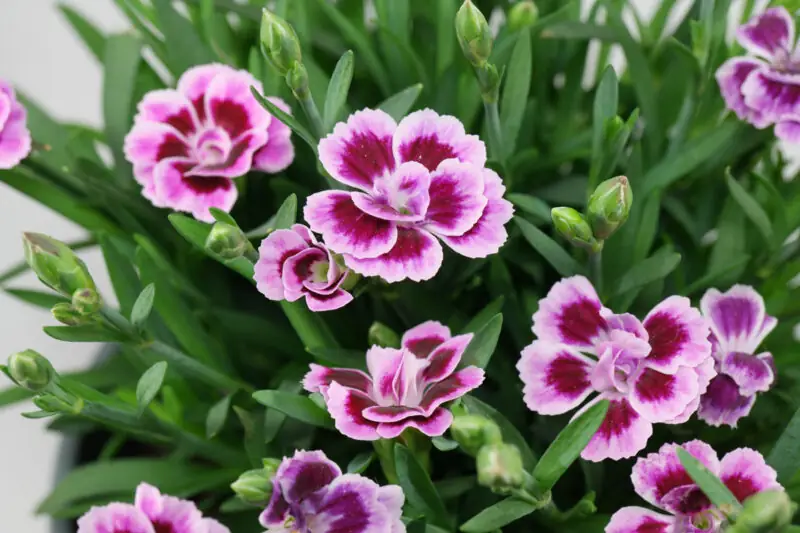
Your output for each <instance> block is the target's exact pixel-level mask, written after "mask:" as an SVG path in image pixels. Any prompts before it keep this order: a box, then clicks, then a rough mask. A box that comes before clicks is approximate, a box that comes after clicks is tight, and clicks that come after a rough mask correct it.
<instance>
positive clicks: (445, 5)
mask: <svg viewBox="0 0 800 533" xmlns="http://www.w3.org/2000/svg"><path fill="white" fill-rule="evenodd" d="M457 10H458V4H457V2H456V0H438V1H437V2H436V19H435V20H436V75H437V76H441V75H442V74H444V72H445V71H446V70H447V67H449V66H450V64H451V63H452V62H453V59H454V57H455V53H456V30H455V24H453V21H454V20H455V19H456V12H457ZM398 120H399V119H398Z"/></svg>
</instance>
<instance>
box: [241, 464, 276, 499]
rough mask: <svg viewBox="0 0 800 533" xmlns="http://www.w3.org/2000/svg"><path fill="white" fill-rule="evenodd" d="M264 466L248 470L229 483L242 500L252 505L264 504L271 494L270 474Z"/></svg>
mask: <svg viewBox="0 0 800 533" xmlns="http://www.w3.org/2000/svg"><path fill="white" fill-rule="evenodd" d="M274 475H275V472H272V473H270V472H268V471H267V470H266V469H264V468H257V469H255V470H248V471H247V472H244V473H243V474H242V475H241V476H239V479H237V480H236V481H234V482H233V483H231V489H232V490H233V492H234V493H235V494H236V495H237V496H238V497H239V498H240V499H241V500H243V501H245V502H247V503H252V504H253V505H264V504H266V503H267V502H268V501H269V499H270V496H272V476H274Z"/></svg>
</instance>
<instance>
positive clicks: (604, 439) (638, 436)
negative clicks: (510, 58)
mask: <svg viewBox="0 0 800 533" xmlns="http://www.w3.org/2000/svg"><path fill="white" fill-rule="evenodd" d="M606 398H607V399H609V400H611V405H610V406H609V408H608V413H606V417H605V419H604V420H603V423H602V425H601V426H600V429H598V430H597V433H595V434H594V436H593V437H592V440H590V441H589V444H588V445H587V446H586V448H585V449H584V450H583V453H581V457H582V458H584V459H586V460H587V461H593V462H599V461H602V460H604V459H613V460H615V461H616V460H619V459H626V458H628V457H633V456H634V455H636V454H637V453H639V452H640V451H641V450H643V449H644V447H645V445H646V444H647V440H648V439H649V438H650V436H651V435H652V434H653V425H652V424H651V423H650V422H648V421H646V420H645V419H644V418H642V417H641V416H639V415H638V414H637V413H636V411H635V410H634V409H633V407H631V405H630V403H628V400H626V399H625V398H619V397H610V396H606V395H604V394H601V395H600V396H598V397H597V398H595V399H594V400H592V401H591V402H589V403H587V404H586V405H585V406H584V407H583V408H582V409H581V410H580V411H578V412H577V413H576V414H575V416H574V417H573V419H574V418H576V417H578V416H580V414H581V413H582V412H583V411H585V410H586V409H588V408H589V407H591V406H592V405H594V404H595V403H597V402H599V401H600V400H603V399H606Z"/></svg>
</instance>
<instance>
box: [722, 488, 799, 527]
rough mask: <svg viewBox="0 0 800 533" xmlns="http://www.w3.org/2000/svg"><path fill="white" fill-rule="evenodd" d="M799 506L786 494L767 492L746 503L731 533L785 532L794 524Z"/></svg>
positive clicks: (758, 494)
mask: <svg viewBox="0 0 800 533" xmlns="http://www.w3.org/2000/svg"><path fill="white" fill-rule="evenodd" d="M796 507H797V505H796V504H794V503H792V501H791V500H790V499H789V496H788V495H787V494H786V492H784V491H782V490H767V491H764V492H759V493H757V494H754V495H752V496H750V497H749V498H747V499H746V500H745V501H744V507H743V508H742V512H741V513H740V514H739V516H738V517H737V518H736V523H735V524H734V525H733V526H732V527H730V528H729V529H728V530H727V531H728V532H729V533H776V532H780V531H784V529H785V528H787V527H788V526H789V525H790V524H791V523H792V516H794V512H795V509H796Z"/></svg>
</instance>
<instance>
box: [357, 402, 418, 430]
mask: <svg viewBox="0 0 800 533" xmlns="http://www.w3.org/2000/svg"><path fill="white" fill-rule="evenodd" d="M421 414H422V412H421V411H420V410H419V408H417V407H406V406H404V405H386V406H382V405H376V406H373V407H367V408H366V409H364V418H366V419H367V420H372V421H373V422H382V423H383V422H399V421H401V420H405V419H406V418H411V417H412V416H420V415H421ZM379 433H380V431H379Z"/></svg>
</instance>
